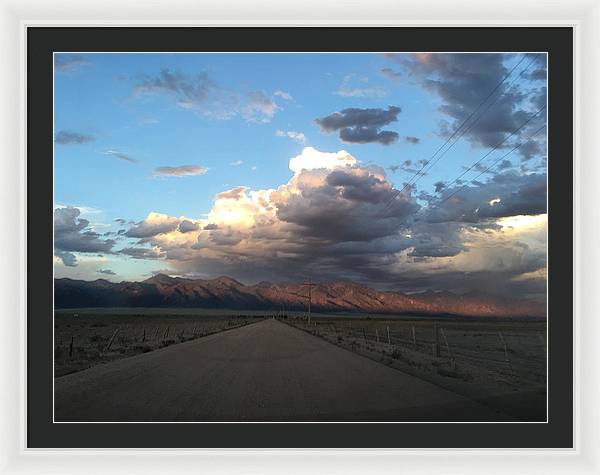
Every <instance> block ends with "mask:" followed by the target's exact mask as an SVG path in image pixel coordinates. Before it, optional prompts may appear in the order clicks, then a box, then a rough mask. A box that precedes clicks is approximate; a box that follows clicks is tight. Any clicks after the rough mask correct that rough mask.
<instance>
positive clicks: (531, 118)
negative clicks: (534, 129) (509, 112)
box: [447, 105, 546, 188]
mask: <svg viewBox="0 0 600 475" xmlns="http://www.w3.org/2000/svg"><path fill="white" fill-rule="evenodd" d="M545 108H546V106H545V105H544V106H542V107H541V108H540V109H538V111H537V112H535V113H534V114H532V115H531V116H529V118H528V119H527V120H526V121H525V122H523V123H522V124H521V125H520V126H519V127H518V128H517V129H515V130H513V131H512V132H511V133H510V135H508V136H507V137H505V138H504V139H502V140H501V141H500V142H498V143H497V144H496V145H494V147H493V148H492V149H490V150H489V151H488V152H487V153H485V154H484V155H483V157H481V158H480V159H479V160H477V161H476V162H475V163H473V164H472V165H471V166H470V167H468V168H467V169H466V170H465V171H463V172H462V173H461V174H460V175H458V176H457V177H456V178H455V179H454V180H452V181H451V182H450V184H449V185H447V188H450V187H451V186H452V185H454V184H455V183H456V182H457V181H458V180H460V179H461V178H462V177H463V176H465V175H466V174H467V173H469V172H470V171H471V170H472V169H473V168H474V167H476V166H477V165H478V164H479V163H481V162H482V161H483V160H485V159H486V158H487V157H489V156H490V155H491V154H492V153H494V152H495V151H496V150H497V149H498V148H500V147H501V146H502V145H503V144H504V142H506V141H507V140H508V139H510V138H511V137H512V136H514V135H515V134H517V133H518V132H519V131H520V130H521V129H522V128H523V127H525V126H526V125H527V124H529V122H531V121H532V120H533V119H535V118H536V117H537V116H538V114H539V113H540V112H542V111H543V110H544V109H545Z"/></svg>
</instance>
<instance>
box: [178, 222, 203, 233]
mask: <svg viewBox="0 0 600 475" xmlns="http://www.w3.org/2000/svg"><path fill="white" fill-rule="evenodd" d="M199 227H200V226H199V225H198V223H193V222H192V221H189V220H187V219H184V220H183V221H181V222H180V223H179V232H180V233H189V232H190V231H196V230H197V229H198V228H199Z"/></svg>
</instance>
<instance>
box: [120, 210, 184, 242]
mask: <svg viewBox="0 0 600 475" xmlns="http://www.w3.org/2000/svg"><path fill="white" fill-rule="evenodd" d="M178 226H179V220H178V219H177V218H171V217H169V216H167V215H166V214H161V213H149V214H148V216H147V217H146V219H144V220H143V221H140V222H139V223H136V224H134V225H133V226H132V227H130V228H129V230H127V232H126V233H125V235H126V236H128V237H132V238H140V239H145V238H149V237H153V236H156V235H157V234H163V233H168V232H170V231H173V230H175V229H177V227H178Z"/></svg>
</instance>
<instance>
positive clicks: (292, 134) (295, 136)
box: [275, 130, 307, 144]
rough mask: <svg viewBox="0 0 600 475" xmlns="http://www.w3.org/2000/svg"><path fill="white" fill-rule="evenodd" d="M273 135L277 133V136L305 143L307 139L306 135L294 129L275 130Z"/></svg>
mask: <svg viewBox="0 0 600 475" xmlns="http://www.w3.org/2000/svg"><path fill="white" fill-rule="evenodd" d="M275 135H277V137H288V138H290V139H292V140H295V141H296V142H298V143H301V144H305V143H306V140H307V139H306V135H304V134H303V133H302V132H297V131H295V130H288V131H285V130H277V131H276V132H275Z"/></svg>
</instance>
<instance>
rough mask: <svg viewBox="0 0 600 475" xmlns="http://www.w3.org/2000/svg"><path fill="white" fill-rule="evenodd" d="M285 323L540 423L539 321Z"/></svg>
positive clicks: (542, 364)
mask: <svg viewBox="0 0 600 475" xmlns="http://www.w3.org/2000/svg"><path fill="white" fill-rule="evenodd" d="M285 321H286V322H287V323H289V324H291V325H293V326H295V327H297V328H299V329H302V330H304V331H308V332H310V333H312V334H314V335H316V336H318V337H321V338H324V339H326V340H328V341H330V342H331V343H334V344H337V345H339V346H342V347H344V348H346V349H348V350H350V351H353V352H356V353H359V354H362V355H364V356H367V357H369V358H372V359H375V360H377V361H380V362H381V363H384V364H387V365H389V366H393V367H395V368H398V369H400V370H402V371H404V372H407V373H409V374H412V375H414V376H418V377H419V378H421V379H424V380H427V381H430V382H433V383H434V384H437V385H438V386H441V387H444V388H446V389H450V390H452V391H454V392H457V393H459V394H463V395H465V396H468V397H470V398H473V399H475V400H478V401H480V402H484V403H486V404H489V405H491V406H493V407H497V408H499V409H501V410H504V411H506V412H509V413H511V414H513V415H515V416H517V417H519V418H527V419H528V420H545V418H546V354H547V353H546V322H545V321H540V320H495V319H493V320H490V319H448V318H441V319H432V318H418V317H415V318H411V317H403V318H361V319H348V318H346V319H344V318H327V317H323V316H317V317H316V318H313V319H312V321H311V323H310V325H309V324H308V321H307V319H306V318H293V317H292V318H287V319H285ZM436 335H437V338H436ZM436 339H437V344H436Z"/></svg>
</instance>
